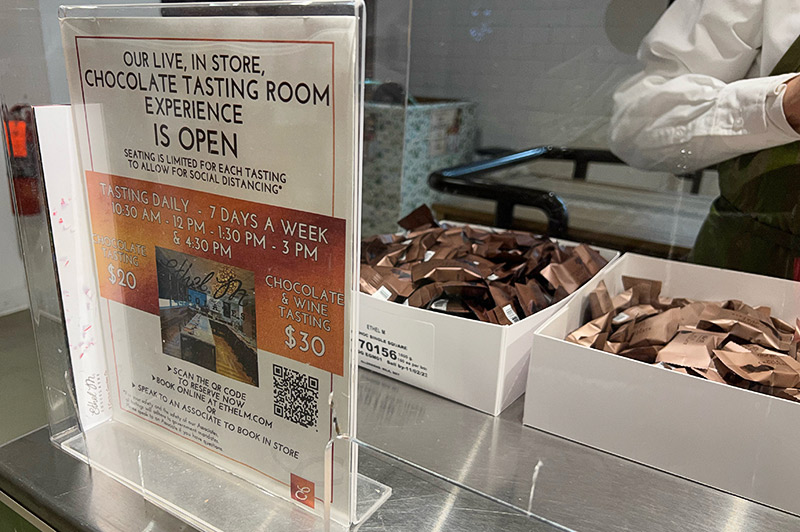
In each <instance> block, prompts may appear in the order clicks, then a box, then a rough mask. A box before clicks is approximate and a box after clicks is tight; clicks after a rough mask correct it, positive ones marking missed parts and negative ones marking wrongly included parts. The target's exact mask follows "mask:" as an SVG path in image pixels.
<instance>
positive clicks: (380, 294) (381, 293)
mask: <svg viewBox="0 0 800 532" xmlns="http://www.w3.org/2000/svg"><path fill="white" fill-rule="evenodd" d="M372 297H376V298H378V299H382V300H384V301H388V300H389V298H390V297H392V291H391V290H389V289H388V288H386V287H385V286H381V287H380V288H378V291H377V292H375V293H374V294H372Z"/></svg>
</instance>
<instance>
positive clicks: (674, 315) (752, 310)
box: [366, 270, 800, 401]
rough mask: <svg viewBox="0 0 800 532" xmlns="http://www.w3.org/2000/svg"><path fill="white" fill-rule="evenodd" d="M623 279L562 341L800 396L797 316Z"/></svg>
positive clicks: (594, 295)
mask: <svg viewBox="0 0 800 532" xmlns="http://www.w3.org/2000/svg"><path fill="white" fill-rule="evenodd" d="M366 274H369V270H367V271H366ZM622 286H623V288H624V291H623V292H621V293H620V294H616V295H614V296H613V297H612V296H611V295H610V294H609V293H608V289H607V287H606V285H605V283H604V282H600V283H598V286H597V287H596V288H595V289H594V290H593V291H592V292H591V293H590V294H589V296H588V307H589V311H590V316H591V321H589V322H588V323H586V324H585V325H583V326H581V327H579V328H578V329H576V330H575V331H573V332H572V333H570V334H569V335H568V336H567V338H566V340H567V341H569V342H573V343H576V344H579V345H583V346H586V347H593V348H595V349H602V350H604V351H606V352H609V353H613V354H616V355H619V356H623V357H627V358H632V359H635V360H638V361H641V362H648V363H652V364H655V365H657V366H659V367H662V368H665V369H669V370H671V371H676V372H678V373H683V374H686V375H692V376H695V377H700V378H704V379H707V380H711V381H714V382H717V383H721V384H729V385H733V386H737V387H740V388H745V389H749V390H753V391H757V392H761V393H766V394H769V395H773V396H776V397H781V398H783V399H788V400H792V401H800V362H798V361H797V353H798V344H800V319H797V320H796V322H795V323H796V325H795V326H794V327H793V326H791V325H790V324H788V323H786V322H785V321H783V320H781V319H779V318H777V317H775V316H773V315H772V310H771V309H770V308H769V307H763V306H762V307H752V306H749V305H747V304H746V303H744V302H742V301H739V300H729V301H694V300H691V299H685V298H667V297H663V296H662V295H661V287H662V285H661V282H660V281H653V280H648V279H639V278H634V277H624V276H623V277H622Z"/></svg>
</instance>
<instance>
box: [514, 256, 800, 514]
mask: <svg viewBox="0 0 800 532" xmlns="http://www.w3.org/2000/svg"><path fill="white" fill-rule="evenodd" d="M622 275H630V276H635V277H645V278H651V279H660V280H662V281H663V283H664V285H663V290H662V294H663V295H665V296H672V297H681V296H683V297H688V298H692V299H701V300H725V299H740V300H742V301H744V302H745V303H747V304H749V305H752V306H758V305H767V306H770V307H771V308H772V312H773V314H774V315H776V316H778V317H780V318H782V319H784V320H787V321H788V322H789V323H794V320H795V318H796V317H797V316H800V283H795V282H791V281H786V280H782V279H774V278H768V277H762V276H758V275H751V274H746V273H739V272H734V271H729V270H720V269H717V268H708V267H703V266H696V265H692V264H685V263H678V262H672V261H666V260H661V259H654V258H649V257H643V256H640V255H635V254H625V255H624V256H623V257H621V258H620V259H619V260H617V261H616V262H615V263H614V264H612V265H610V266H609V267H608V268H606V269H605V270H604V271H602V272H600V273H599V274H598V275H596V276H595V277H594V279H592V280H591V281H589V282H588V283H587V284H586V285H584V286H583V287H582V288H581V289H580V290H578V291H577V292H576V293H575V294H573V296H574V297H573V298H572V299H571V300H570V301H568V302H567V304H566V305H565V306H563V307H562V308H561V309H560V310H559V311H558V312H556V313H554V315H553V316H552V318H550V319H549V320H548V321H547V322H546V323H545V324H544V325H543V326H542V327H541V328H540V329H539V330H538V331H536V333H535V335H534V340H533V348H532V351H531V363H530V373H529V376H528V386H527V392H526V397H525V414H524V423H525V424H526V425H530V426H532V427H535V428H538V429H542V430H545V431H547V432H551V433H553V434H556V435H559V436H563V437H566V438H569V439H571V440H574V441H577V442H580V443H583V444H586V445H590V446H592V447H595V448H597V449H600V450H603V451H607V452H609V453H613V454H615V455H618V456H621V457H624V458H628V459H631V460H634V461H637V462H641V463H643V464H646V465H649V466H652V467H655V468H658V469H661V470H664V471H667V472H669V473H673V474H676V475H679V476H682V477H685V478H688V479H691V480H694V481H697V482H700V483H703V484H707V485H709V486H712V487H715V488H718V489H721V490H724V491H728V492H731V493H733V494H735V495H739V496H741V497H746V498H748V499H752V500H754V501H757V502H760V503H762V504H767V505H769V506H774V507H776V508H779V509H782V510H785V511H789V512H792V513H795V514H800V498H798V497H797V494H796V493H795V491H794V489H793V488H794V478H795V476H796V475H795V473H800V450H799V449H800V447H799V446H798V443H797V442H799V441H800V404H796V403H794V402H790V401H787V400H784V399H778V398H776V397H771V396H767V395H763V394H759V393H756V392H751V391H748V390H742V389H739V388H735V387H733V386H728V385H725V384H719V383H716V382H711V381H706V380H703V379H701V378H698V377H692V376H689V375H683V374H680V373H676V372H674V371H670V370H667V369H663V368H659V367H656V366H653V365H650V364H645V363H642V362H638V361H635V360H631V359H627V358H624V357H621V356H617V355H613V354H610V353H606V352H603V351H598V350H595V349H590V348H586V347H582V346H579V345H576V344H572V343H569V342H566V341H565V340H564V338H565V337H566V336H567V334H569V333H570V332H572V331H573V330H574V329H576V328H577V327H579V326H580V325H581V324H582V322H581V319H582V317H583V315H584V312H585V310H586V307H587V305H588V302H587V297H586V296H587V295H588V294H589V292H590V291H591V290H592V289H593V288H595V286H597V284H598V283H599V282H600V281H601V280H604V281H605V283H606V286H607V287H608V290H609V293H610V294H612V295H613V294H617V293H619V292H620V291H621V290H622V286H621V276H622Z"/></svg>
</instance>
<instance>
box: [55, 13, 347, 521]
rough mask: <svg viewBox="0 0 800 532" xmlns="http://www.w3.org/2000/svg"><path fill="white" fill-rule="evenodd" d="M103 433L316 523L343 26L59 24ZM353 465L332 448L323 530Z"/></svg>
mask: <svg viewBox="0 0 800 532" xmlns="http://www.w3.org/2000/svg"><path fill="white" fill-rule="evenodd" d="M62 33H63V39H64V46H65V50H66V56H67V66H68V75H69V83H70V93H71V96H72V101H73V114H74V119H75V124H76V125H75V127H76V133H77V139H78V146H79V150H80V156H81V165H82V171H83V174H82V175H83V178H84V180H85V191H86V198H87V202H88V205H89V213H88V217H89V221H90V231H91V242H92V245H93V248H94V258H95V265H96V271H97V289H98V291H99V292H98V293H99V295H100V298H99V305H100V310H101V315H102V326H103V339H104V342H103V348H104V350H105V354H106V362H107V367H108V375H109V380H110V386H111V396H112V403H113V418H114V419H115V420H116V421H120V422H123V423H127V424H129V425H131V426H134V427H135V428H136V429H137V430H141V431H142V432H145V433H147V434H149V435H151V436H154V437H156V438H161V439H162V440H164V441H165V442H166V443H169V444H171V445H174V446H177V447H179V448H181V449H183V450H186V451H188V452H191V453H193V454H196V455H198V456H200V457H201V458H203V459H204V460H206V461H208V462H212V463H215V464H218V465H219V466H220V467H222V468H223V469H225V470H228V471H231V472H233V473H235V474H236V475H238V476H240V477H243V478H245V479H247V480H249V481H251V482H253V483H255V484H257V485H259V486H262V487H264V488H266V489H268V490H269V491H271V492H274V493H277V494H278V495H280V496H283V497H285V498H287V499H291V500H294V501H295V502H296V503H298V504H301V505H303V507H305V508H309V509H313V510H314V511H315V512H318V513H321V512H322V506H323V505H322V502H323V499H322V498H323V491H324V490H323V480H324V474H325V471H324V459H323V456H324V450H325V445H326V443H327V442H328V441H329V439H330V438H331V437H332V436H333V435H334V426H333V418H332V416H331V414H330V409H329V406H328V404H329V403H328V398H329V396H330V395H331V394H332V395H333V398H334V402H335V404H336V405H337V414H338V422H339V425H340V426H341V427H343V429H344V430H349V427H350V424H351V421H352V419H351V416H352V408H354V406H353V405H354V402H352V397H353V396H354V392H355V390H354V389H353V388H354V387H353V375H352V370H353V368H354V364H353V360H352V357H351V352H352V350H351V345H352V342H353V339H352V338H351V337H350V330H351V328H352V324H351V321H352V314H353V312H352V304H353V295H352V291H351V287H352V286H353V272H354V271H355V264H354V261H353V258H354V242H355V239H354V235H355V231H356V229H355V226H354V224H355V223H356V222H357V220H353V212H354V211H355V210H356V209H355V205H354V200H355V197H356V190H357V187H358V171H357V168H358V164H357V162H358V161H357V159H356V157H355V154H356V153H357V142H358V138H359V137H358V135H357V120H356V116H357V95H358V90H357V86H358V85H357V83H356V75H357V68H356V64H357V63H356V58H357V55H358V46H357V43H358V39H357V34H358V25H357V23H356V20H355V18H354V17H344V16H333V17H331V16H328V17H321V16H310V17H291V16H287V17H280V18H279V19H273V18H268V17H225V18H222V17H220V18H216V17H197V18H185V17H176V18H157V17H155V18H140V17H131V18H92V19H88V18H69V17H68V18H64V19H62ZM354 467H355V464H354V463H353V460H352V458H351V456H350V453H349V450H348V449H346V446H345V445H341V446H337V447H335V449H334V464H333V479H334V490H333V503H334V504H333V510H334V516H337V515H338V516H339V517H340V518H341V520H344V521H347V520H348V518H349V516H350V515H351V510H350V508H351V506H350V505H351V502H352V497H353V495H352V494H353V487H354V477H353V471H354Z"/></svg>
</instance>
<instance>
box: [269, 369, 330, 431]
mask: <svg viewBox="0 0 800 532" xmlns="http://www.w3.org/2000/svg"><path fill="white" fill-rule="evenodd" d="M272 384H273V390H274V392H273V395H274V403H275V407H274V410H275V415H276V416H278V417H282V418H283V419H286V420H288V421H291V422H292V423H294V424H296V425H300V426H302V427H316V426H317V421H318V420H319V379H317V378H316V377H311V376H310V375H306V374H305V373H300V372H299V371H294V370H293V369H289V368H284V367H283V366H279V365H278V364H273V365H272Z"/></svg>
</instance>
